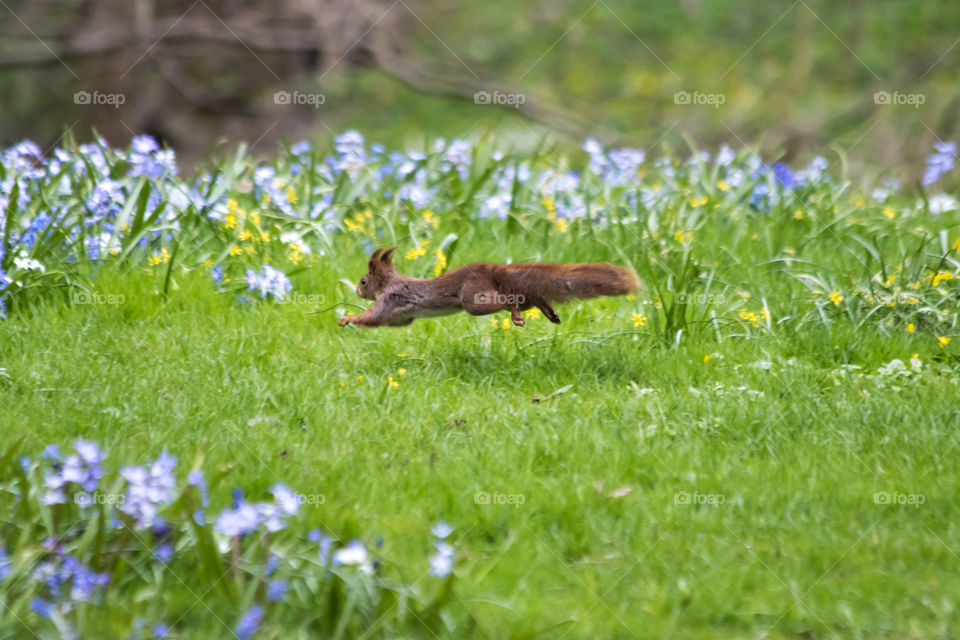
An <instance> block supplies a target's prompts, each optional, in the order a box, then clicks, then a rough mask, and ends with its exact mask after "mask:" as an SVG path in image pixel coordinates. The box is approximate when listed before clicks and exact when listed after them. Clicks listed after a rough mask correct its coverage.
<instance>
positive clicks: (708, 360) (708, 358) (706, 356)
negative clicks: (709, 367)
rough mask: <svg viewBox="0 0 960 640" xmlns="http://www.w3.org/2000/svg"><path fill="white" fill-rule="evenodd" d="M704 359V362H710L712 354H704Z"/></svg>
mask: <svg viewBox="0 0 960 640" xmlns="http://www.w3.org/2000/svg"><path fill="white" fill-rule="evenodd" d="M703 361H704V362H710V354H709V353H708V354H707V355H705V356H703Z"/></svg>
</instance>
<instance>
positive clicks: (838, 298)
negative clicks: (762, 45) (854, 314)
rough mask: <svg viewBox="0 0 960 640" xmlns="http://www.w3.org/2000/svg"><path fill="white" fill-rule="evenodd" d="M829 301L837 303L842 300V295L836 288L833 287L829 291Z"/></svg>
mask: <svg viewBox="0 0 960 640" xmlns="http://www.w3.org/2000/svg"><path fill="white" fill-rule="evenodd" d="M830 302H832V303H833V304H834V305H839V304H840V303H841V302H843V296H842V295H840V293H839V292H838V291H837V290H836V289H834V290H833V291H831V292H830Z"/></svg>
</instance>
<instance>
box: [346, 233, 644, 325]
mask: <svg viewBox="0 0 960 640" xmlns="http://www.w3.org/2000/svg"><path fill="white" fill-rule="evenodd" d="M395 250H396V247H391V248H390V249H377V250H376V251H374V252H373V255H371V256H370V262H369V265H368V266H369V271H368V272H367V275H365V276H364V277H363V278H361V279H360V285H359V286H358V287H357V295H358V296H360V297H361V298H364V299H366V300H373V304H372V305H371V306H370V308H369V309H367V310H366V311H364V312H363V313H361V314H359V315H356V316H344V317H343V318H341V319H340V322H339V323H338V324H339V325H340V326H341V327H342V326H345V325H348V324H355V325H357V326H358V327H382V326H388V327H403V326H406V325H408V324H410V323H411V322H413V321H414V320H416V319H417V318H430V317H435V316H445V315H450V314H452V313H457V312H458V311H466V312H467V313H469V314H471V315H475V316H484V315H488V314H491V313H496V312H498V311H505V310H507V309H509V310H510V318H511V319H512V320H513V324H515V325H517V326H518V327H522V326H524V322H523V318H522V317H521V315H520V312H521V311H525V310H527V309H530V308H532V307H536V308H538V309H540V311H542V312H543V315H545V316H546V317H547V319H548V320H549V321H550V322H553V323H554V324H560V316H558V315H557V312H556V311H554V310H553V307H551V306H550V303H551V302H564V301H566V300H569V299H571V298H580V299H586V298H595V297H597V296H622V295H626V294H628V293H630V292H631V291H632V290H634V289H636V288H638V287H639V286H640V281H639V279H638V278H637V274H636V273H634V272H633V271H632V270H631V269H628V268H626V267H618V266H616V265H612V264H607V263H605V262H597V263H592V264H547V263H533V264H485V263H477V264H468V265H466V266H464V267H460V268H458V269H453V270H451V271H447V272H446V273H444V274H442V275H440V276H438V277H436V278H433V279H430V280H422V279H420V278H411V277H409V276H403V275H400V274H398V273H397V270H396V269H395V268H394V266H393V252H394V251H395Z"/></svg>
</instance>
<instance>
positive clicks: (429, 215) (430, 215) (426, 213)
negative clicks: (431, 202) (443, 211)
mask: <svg viewBox="0 0 960 640" xmlns="http://www.w3.org/2000/svg"><path fill="white" fill-rule="evenodd" d="M423 219H424V220H425V221H426V222H427V223H428V224H430V225H431V226H433V228H434V229H436V228H437V227H439V226H440V219H439V218H437V214H435V213H434V212H433V211H431V210H430V209H424V210H423Z"/></svg>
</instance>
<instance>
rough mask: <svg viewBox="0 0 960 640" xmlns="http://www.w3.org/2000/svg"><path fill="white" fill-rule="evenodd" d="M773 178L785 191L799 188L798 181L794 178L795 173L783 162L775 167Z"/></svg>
mask: <svg viewBox="0 0 960 640" xmlns="http://www.w3.org/2000/svg"><path fill="white" fill-rule="evenodd" d="M773 176H774V177H775V178H776V179H777V182H779V183H780V186H782V187H783V188H784V189H793V188H794V187H796V186H797V180H796V178H794V176H793V172H792V171H790V167H788V166H787V165H785V164H784V163H782V162H777V163H775V164H774V165H773Z"/></svg>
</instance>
